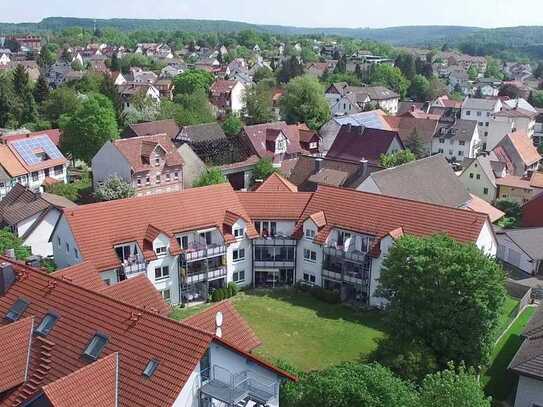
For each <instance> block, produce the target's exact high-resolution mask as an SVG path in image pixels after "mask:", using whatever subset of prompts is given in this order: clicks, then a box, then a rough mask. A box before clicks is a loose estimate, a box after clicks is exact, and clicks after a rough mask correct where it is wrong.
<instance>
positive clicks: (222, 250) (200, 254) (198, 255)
mask: <svg viewBox="0 0 543 407" xmlns="http://www.w3.org/2000/svg"><path fill="white" fill-rule="evenodd" d="M224 254H226V246H225V245H222V244H209V245H206V244H199V243H193V244H191V245H189V247H188V248H186V249H184V250H183V253H182V254H181V257H182V258H183V260H184V261H186V262H192V261H198V260H203V259H207V258H209V257H216V256H222V255H224Z"/></svg>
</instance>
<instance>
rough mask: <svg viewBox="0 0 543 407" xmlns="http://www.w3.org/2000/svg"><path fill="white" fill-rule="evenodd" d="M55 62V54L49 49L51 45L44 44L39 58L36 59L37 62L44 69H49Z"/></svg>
mask: <svg viewBox="0 0 543 407" xmlns="http://www.w3.org/2000/svg"><path fill="white" fill-rule="evenodd" d="M54 62H55V59H54V58H53V54H52V53H51V51H50V50H49V47H48V46H47V45H44V46H42V47H41V50H40V54H39V55H38V58H37V59H36V63H37V64H38V66H39V67H40V68H41V69H42V70H47V68H49V67H50V66H51V65H53V63H54Z"/></svg>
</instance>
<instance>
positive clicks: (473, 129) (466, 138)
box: [432, 119, 481, 162]
mask: <svg viewBox="0 0 543 407" xmlns="http://www.w3.org/2000/svg"><path fill="white" fill-rule="evenodd" d="M480 146H481V138H480V135H479V130H478V126H477V123H476V122H475V121H472V120H445V119H444V120H440V121H439V122H438V124H437V126H436V132H435V134H434V137H433V140H432V154H443V155H444V156H445V157H446V158H447V160H449V161H453V162H462V160H464V158H473V157H475V156H476V155H477V152H478V151H479V149H480Z"/></svg>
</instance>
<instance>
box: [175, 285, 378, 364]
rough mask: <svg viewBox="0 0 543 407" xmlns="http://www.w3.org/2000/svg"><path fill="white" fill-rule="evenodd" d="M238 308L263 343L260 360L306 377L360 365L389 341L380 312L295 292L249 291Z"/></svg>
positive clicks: (181, 314)
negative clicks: (313, 372)
mask: <svg viewBox="0 0 543 407" xmlns="http://www.w3.org/2000/svg"><path fill="white" fill-rule="evenodd" d="M232 302H233V304H234V305H235V307H236V309H237V310H238V311H239V313H240V314H241V315H242V316H243V317H244V318H245V319H246V320H247V322H248V323H249V325H250V326H251V327H252V328H253V329H254V331H255V332H256V334H257V336H258V337H259V338H260V339H261V340H262V342H263V345H262V346H261V347H259V348H258V349H257V350H256V353H257V354H259V355H261V356H263V357H265V358H267V359H270V360H275V359H282V360H284V361H286V362H288V363H289V364H291V365H292V366H294V367H297V368H298V369H302V370H306V371H308V370H313V369H322V368H324V367H327V366H331V365H335V364H338V363H340V362H343V361H352V360H358V359H360V358H361V357H363V356H365V355H367V354H368V353H369V352H371V351H372V350H374V349H375V347H376V345H377V344H376V340H377V339H378V338H381V337H383V335H384V333H383V323H382V315H381V314H380V313H379V312H377V311H372V312H360V311H355V310H353V309H350V308H348V307H346V306H344V305H331V304H327V303H324V302H321V301H320V300H317V299H315V298H313V297H311V296H309V295H308V294H306V293H296V292H295V291H294V290H273V291H249V292H246V293H240V294H238V295H237V296H236V297H234V298H232ZM203 307H205V306H203ZM203 307H199V308H198V309H192V308H188V309H177V310H176V311H174V313H173V314H172V318H176V319H183V318H187V317H188V316H190V315H193V314H194V313H196V312H198V311H200V310H202V309H203Z"/></svg>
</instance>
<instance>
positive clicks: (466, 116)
mask: <svg viewBox="0 0 543 407" xmlns="http://www.w3.org/2000/svg"><path fill="white" fill-rule="evenodd" d="M502 106H503V105H502V102H501V101H500V99H479V98H472V97H467V98H466V99H465V100H464V102H463V103H462V110H461V115H460V118H461V119H462V120H473V121H476V122H477V128H478V130H479V137H480V138H481V149H482V150H483V151H488V148H487V139H488V134H489V128H490V120H491V117H492V115H494V114H495V113H497V112H499V111H500V110H501V109H502Z"/></svg>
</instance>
